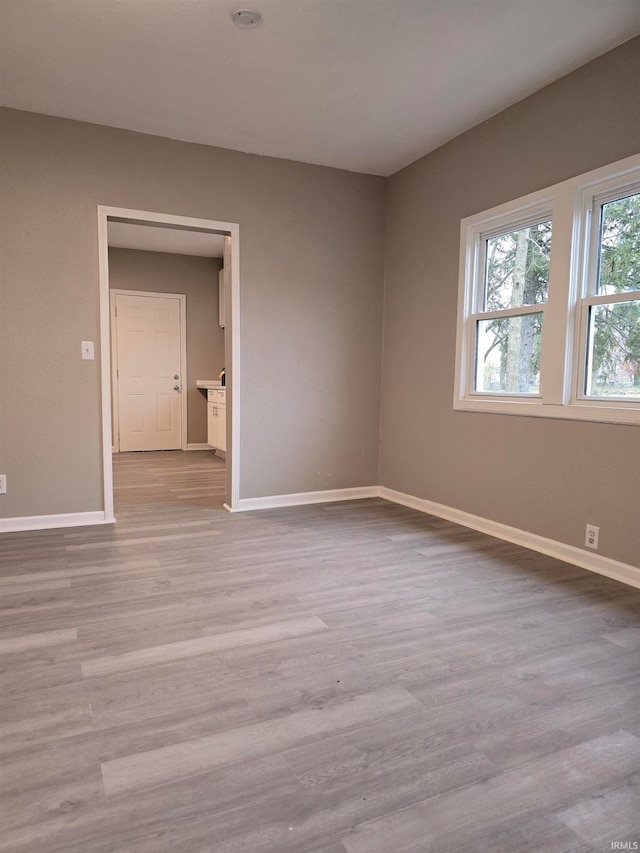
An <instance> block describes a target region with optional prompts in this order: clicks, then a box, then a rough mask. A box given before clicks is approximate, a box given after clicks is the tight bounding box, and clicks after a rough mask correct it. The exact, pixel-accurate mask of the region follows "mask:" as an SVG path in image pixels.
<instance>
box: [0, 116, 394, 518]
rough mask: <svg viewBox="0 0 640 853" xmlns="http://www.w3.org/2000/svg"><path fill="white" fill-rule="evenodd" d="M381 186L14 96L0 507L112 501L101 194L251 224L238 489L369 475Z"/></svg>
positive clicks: (37, 509) (8, 120)
mask: <svg viewBox="0 0 640 853" xmlns="http://www.w3.org/2000/svg"><path fill="white" fill-rule="evenodd" d="M384 188H385V182H384V179H382V178H375V177H371V176H367V175H358V174H354V173H351V172H343V171H340V170H337V169H328V168H323V167H319V166H309V165H305V164H301V163H293V162H290V161H287V160H276V159H273V158H269V157H258V156H253V155H247V154H241V153H238V152H234V151H227V150H223V149H216V148H209V147H207V146H202V145H192V144H188V143H184V142H177V141H173V140H169V139H163V138H160V137H154V136H146V135H144V134H138V133H131V132H129V131H122V130H116V129H113V128H107V127H101V126H99V125H92V124H84V123H81V122H73V121H67V120H64V119H58V118H50V117H47V116H41V115H36V114H33V113H25V112H19V111H14V110H3V111H2V198H3V205H2V220H1V229H2V230H1V236H2V253H3V260H2V275H3V285H2V291H3V303H2V348H3V349H2V371H1V376H0V381H1V382H2V388H1V394H2V397H1V399H2V426H1V428H2V445H3V455H4V458H5V459H6V462H3V463H2V465H3V466H4V467H2V468H0V470H1V471H2V472H3V473H5V472H6V473H7V474H8V476H9V492H8V494H7V495H6V496H5V497H4V498H3V499H2V502H1V503H0V511H1V512H2V514H3V516H5V517H15V516H27V515H45V514H53V513H67V512H81V511H95V510H101V509H102V508H103V496H102V469H101V427H100V424H101V414H100V364H99V359H98V358H96V360H95V361H81V360H80V341H82V340H93V341H96V344H97V343H98V341H99V323H98V320H99V310H98V293H99V286H98V232H97V206H98V205H100V204H102V205H109V206H114V207H123V208H128V209H137V210H148V211H154V212H160V213H170V214H175V215H182V216H191V217H201V218H205V219H215V220H221V221H226V222H237V223H239V225H240V276H241V294H240V300H241V310H240V315H241V316H240V323H241V368H242V373H241V376H242V378H241V386H240V388H239V389H235V390H236V391H239V395H240V407H241V436H240V453H241V457H240V458H241V471H240V497H257V496H262V495H270V494H283V493H288V492H301V491H312V490H316V489H327V488H342V487H350V486H362V485H371V484H375V483H376V482H377V478H378V445H379V416H380V359H381V347H380V341H381V334H382V288H383V242H384V239H383V228H384ZM97 350H99V348H98V347H97Z"/></svg>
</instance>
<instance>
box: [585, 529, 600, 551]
mask: <svg viewBox="0 0 640 853" xmlns="http://www.w3.org/2000/svg"><path fill="white" fill-rule="evenodd" d="M599 536H600V528H599V527H596V526H595V524H587V529H586V531H585V535H584V544H585V545H586V546H587V548H593V550H594V551H597V550H598V538H599Z"/></svg>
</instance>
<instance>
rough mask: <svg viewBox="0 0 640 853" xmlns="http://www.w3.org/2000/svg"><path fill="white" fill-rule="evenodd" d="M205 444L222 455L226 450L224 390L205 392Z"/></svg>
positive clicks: (225, 393)
mask: <svg viewBox="0 0 640 853" xmlns="http://www.w3.org/2000/svg"><path fill="white" fill-rule="evenodd" d="M207 444H209V445H210V446H211V447H215V449H216V450H220V451H222V452H223V453H224V452H225V451H226V449H227V392H226V389H225V388H215V389H210V390H209V391H207Z"/></svg>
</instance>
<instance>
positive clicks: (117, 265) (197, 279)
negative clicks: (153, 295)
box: [109, 248, 224, 444]
mask: <svg viewBox="0 0 640 853" xmlns="http://www.w3.org/2000/svg"><path fill="white" fill-rule="evenodd" d="M221 267H222V259H221V258H199V257H195V256H191V255H176V254H169V253H167V252H141V251H136V250H135V249H115V248H109V287H111V288H115V287H117V288H121V289H124V290H142V291H151V292H154V291H155V292H157V293H184V294H186V297H187V385H186V386H184V385H183V392H184V390H185V389H186V392H187V440H188V442H189V444H201V443H202V444H206V443H207V397H206V391H205V392H203V391H201V390H200V389H199V388H196V380H197V379H216V378H217V376H218V374H219V373H220V371H221V370H222V368H223V367H224V329H221V328H220V326H219V325H218V271H219V270H220V269H221Z"/></svg>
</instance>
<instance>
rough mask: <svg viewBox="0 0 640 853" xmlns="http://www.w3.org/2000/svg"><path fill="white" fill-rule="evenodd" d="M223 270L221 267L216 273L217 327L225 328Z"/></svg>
mask: <svg viewBox="0 0 640 853" xmlns="http://www.w3.org/2000/svg"><path fill="white" fill-rule="evenodd" d="M225 281H226V275H225V268H224V267H223V268H222V269H221V270H220V272H219V273H218V325H219V326H222V328H223V329H224V326H225V316H224V314H225V311H224V291H225V286H226V285H225Z"/></svg>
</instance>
